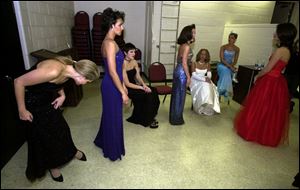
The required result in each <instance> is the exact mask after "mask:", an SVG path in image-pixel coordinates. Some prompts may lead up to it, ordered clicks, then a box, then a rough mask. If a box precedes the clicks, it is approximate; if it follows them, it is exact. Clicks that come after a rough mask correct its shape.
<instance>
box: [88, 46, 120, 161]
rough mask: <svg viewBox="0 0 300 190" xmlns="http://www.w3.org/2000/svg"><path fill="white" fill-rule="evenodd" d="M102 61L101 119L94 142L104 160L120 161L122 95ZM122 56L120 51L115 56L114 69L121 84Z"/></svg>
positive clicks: (105, 62) (105, 63) (105, 61)
mask: <svg viewBox="0 0 300 190" xmlns="http://www.w3.org/2000/svg"><path fill="white" fill-rule="evenodd" d="M103 60H104V66H105V75H104V77H103V80H102V84H101V95H102V117H101V123H100V128H99V131H98V134H97V136H96V138H95V140H94V143H95V145H96V146H98V147H100V148H102V151H103V155H104V157H105V158H109V159H110V160H111V161H115V160H117V159H120V160H121V156H122V155H123V156H124V155H125V147H124V135H123V112H122V111H123V110H122V109H123V101H122V95H121V93H120V92H119V90H118V89H117V88H116V86H115V84H114V82H113V80H112V78H111V76H110V75H109V71H108V65H107V60H106V58H104V59H103ZM123 61H124V55H123V53H122V51H121V50H119V51H118V52H117V54H116V69H117V73H118V75H119V78H120V80H121V82H123V75H122V65H123Z"/></svg>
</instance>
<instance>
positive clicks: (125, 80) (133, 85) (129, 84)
mask: <svg viewBox="0 0 300 190" xmlns="http://www.w3.org/2000/svg"><path fill="white" fill-rule="evenodd" d="M123 81H124V84H125V86H126V87H128V88H132V89H139V90H143V89H144V88H143V87H142V86H140V85H137V84H134V83H131V82H130V81H129V79H128V76H127V70H126V63H125V62H124V64H123Z"/></svg>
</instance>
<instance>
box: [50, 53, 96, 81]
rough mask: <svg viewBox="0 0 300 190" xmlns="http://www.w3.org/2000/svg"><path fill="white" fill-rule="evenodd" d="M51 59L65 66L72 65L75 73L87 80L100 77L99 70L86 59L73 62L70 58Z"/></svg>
mask: <svg viewBox="0 0 300 190" xmlns="http://www.w3.org/2000/svg"><path fill="white" fill-rule="evenodd" d="M53 59H55V60H57V61H59V62H61V63H63V64H65V65H73V67H74V69H75V70H76V72H78V73H79V74H81V75H82V76H84V77H85V78H86V79H87V80H91V81H93V80H95V79H98V78H99V77H100V72H99V68H98V66H97V65H96V63H94V62H93V61H91V60H88V59H82V60H79V61H74V60H72V59H71V58H70V57H67V56H57V57H54V58H53Z"/></svg>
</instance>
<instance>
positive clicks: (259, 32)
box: [222, 24, 277, 65]
mask: <svg viewBox="0 0 300 190" xmlns="http://www.w3.org/2000/svg"><path fill="white" fill-rule="evenodd" d="M276 26H277V24H232V25H230V24H229V25H225V29H224V35H223V40H222V44H227V43H228V34H229V33H230V32H231V31H234V32H235V33H237V34H238V38H237V41H236V43H235V44H236V45H237V46H238V47H239V48H240V55H239V59H238V63H237V64H238V65H254V64H255V63H257V61H259V63H260V64H264V65H265V64H267V63H268V60H269V57H270V55H271V53H272V51H273V46H272V39H273V33H274V32H275V31H276Z"/></svg>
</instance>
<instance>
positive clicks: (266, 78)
mask: <svg viewBox="0 0 300 190" xmlns="http://www.w3.org/2000/svg"><path fill="white" fill-rule="evenodd" d="M296 34H297V29H296V27H295V26H294V25H293V24H292V23H282V24H278V25H277V28H276V33H275V34H274V36H273V40H275V42H276V45H277V47H278V48H277V49H276V50H275V52H274V53H273V54H272V55H271V57H270V60H269V63H268V64H267V65H266V67H264V68H263V69H262V70H261V71H260V72H259V73H258V74H257V75H256V76H255V78H254V86H253V88H252V89H251V91H250V93H249V94H248V96H247V98H246V99H245V101H244V102H243V106H242V107H241V109H240V111H239V112H238V113H237V115H236V117H235V120H234V128H235V130H236V132H237V133H238V135H239V136H241V137H242V138H244V139H245V140H247V141H253V142H256V143H259V144H262V145H266V146H272V147H276V146H278V145H279V144H282V143H284V142H287V140H288V128H289V92H288V86H287V82H286V79H285V78H284V76H283V75H282V71H283V69H284V68H285V66H286V65H287V63H288V61H289V59H290V55H291V54H290V52H291V49H292V44H293V42H294V39H295V37H296Z"/></svg>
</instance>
